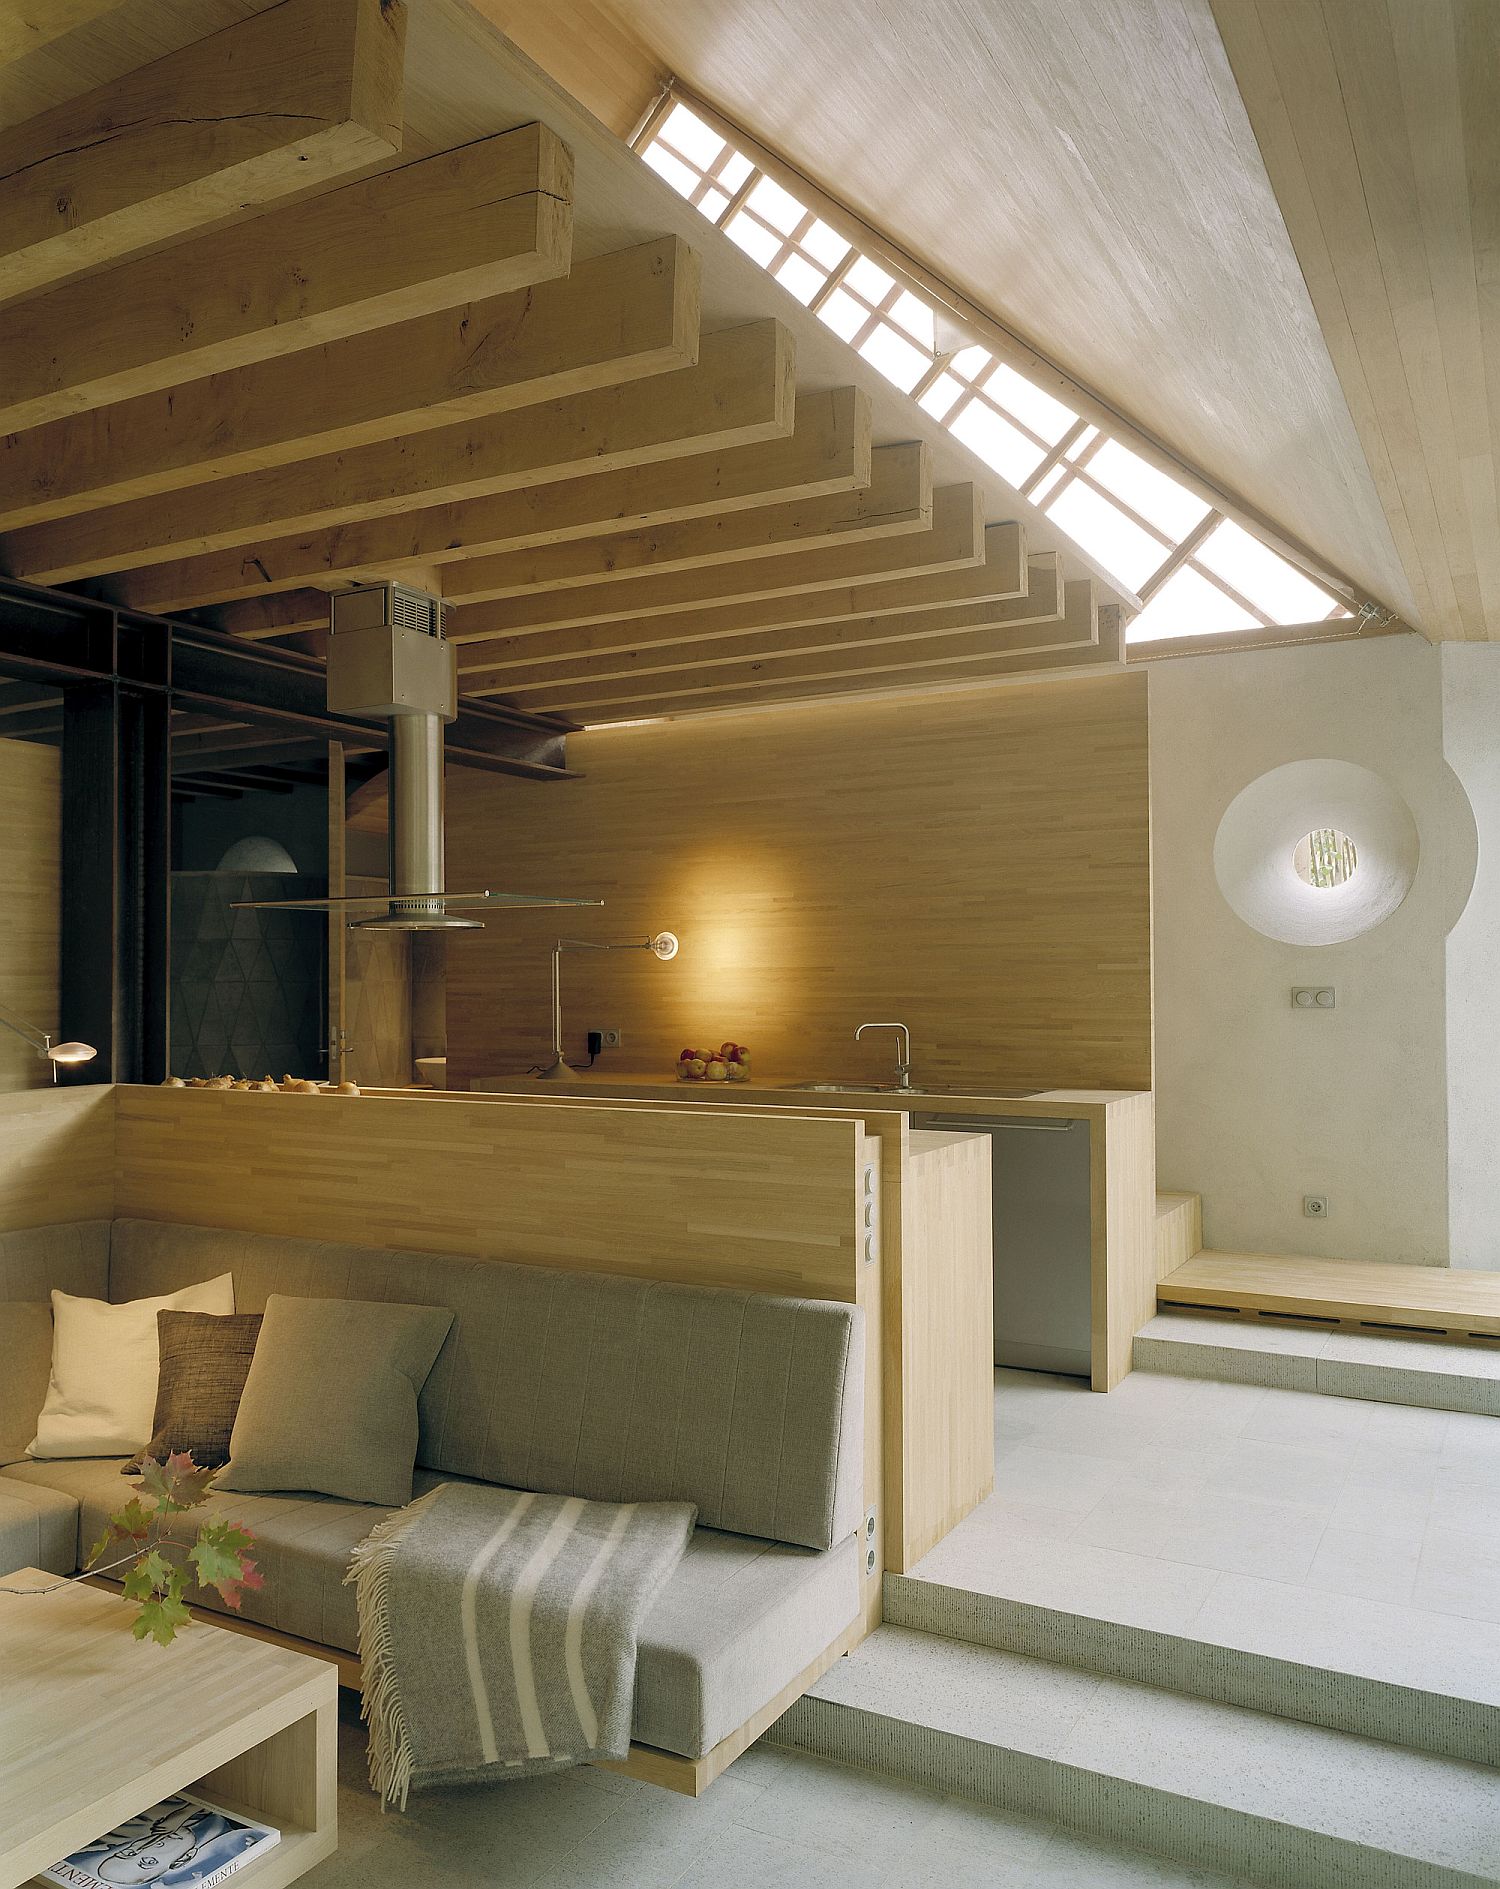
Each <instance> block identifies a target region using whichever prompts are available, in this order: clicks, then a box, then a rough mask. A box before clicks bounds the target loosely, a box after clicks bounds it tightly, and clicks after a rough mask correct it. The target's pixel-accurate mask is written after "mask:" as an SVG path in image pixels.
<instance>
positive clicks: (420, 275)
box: [0, 125, 572, 432]
mask: <svg viewBox="0 0 1500 1889" xmlns="http://www.w3.org/2000/svg"><path fill="white" fill-rule="evenodd" d="M376 231H378V232H379V235H378V237H377V236H376V235H375V234H374V232H376ZM571 248H572V158H571V155H570V153H569V152H568V150H567V148H566V146H565V145H563V144H562V143H561V141H560V140H559V139H558V138H557V137H556V136H555V135H554V134H553V133H552V132H551V131H549V130H547V128H546V127H545V126H543V125H525V126H522V127H521V128H520V129H519V130H516V131H511V132H506V133H503V134H502V135H501V136H499V137H495V138H486V139H482V140H480V141H479V142H478V143H475V144H471V145H466V146H464V147H462V148H461V149H459V150H457V151H450V152H445V153H443V154H442V155H441V156H438V157H433V158H428V159H426V160H425V161H423V162H421V163H417V164H407V165H403V166H402V167H401V168H400V169H399V170H394V171H388V172H386V173H384V174H383V175H381V176H378V177H371V178H368V179H366V180H365V181H363V182H361V183H355V184H346V185H345V186H344V187H343V188H342V189H339V190H333V191H329V192H327V193H325V194H324V195H323V196H320V197H313V198H310V199H309V200H308V201H306V202H304V203H298V204H293V205H291V206H290V207H287V208H284V209H280V210H270V211H267V212H266V213H265V214H264V215H262V216H259V217H256V218H255V219H254V220H253V221H252V222H249V223H243V224H232V225H230V226H229V227H228V228H226V229H221V230H216V231H213V232H211V233H209V234H206V235H201V236H194V237H188V238H187V239H185V240H184V241H182V242H180V243H177V244H175V245H174V246H173V248H172V250H171V252H170V254H171V261H170V262H169V263H164V262H163V261H162V260H161V257H160V256H143V257H140V258H138V259H136V260H135V261H133V262H121V263H117V264H116V265H115V266H114V267H113V268H112V269H109V270H106V271H104V272H102V273H100V274H99V275H96V276H88V277H84V278H81V279H79V280H77V281H74V282H71V283H66V284H63V285H62V286H60V287H57V288H53V289H50V290H47V291H45V292H44V293H42V294H40V295H34V296H31V297H29V298H28V299H27V300H26V301H24V302H14V303H11V304H10V305H9V306H8V307H6V308H4V309H0V358H3V359H4V360H5V361H6V368H7V373H6V385H5V391H4V395H3V396H0V427H3V428H4V429H5V430H7V431H9V432H15V431H19V430H20V429H21V428H23V427H28V426H40V425H43V424H45V423H46V422H47V421H49V420H55V419H59V418H60V417H62V416H63V415H64V414H68V413H78V412H81V411H83V410H84V409H85V408H88V407H95V406H102V405H104V404H106V403H107V402H109V401H113V400H125V399H129V398H131V397H132V396H133V395H136V394H142V393H150V392H153V391H155V390H158V389H161V388H165V387H171V386H173V385H174V384H175V383H176V382H178V381H182V380H191V379H194V378H195V377H196V376H198V375H201V374H212V373H218V372H221V371H223V370H224V369H227V368H234V367H243V366H245V365H247V364H248V363H250V362H252V361H264V360H269V359H270V358H271V357H272V356H273V355H277V354H288V353H291V352H293V351H294V350H296V349H297V348H304V347H308V346H311V345H313V344H314V343H317V342H321V341H330V340H333V339H336V338H337V337H339V336H341V335H349V334H359V333H361V332H363V331H365V330H367V329H370V328H380V327H384V326H386V325H388V324H389V323H392V322H399V321H406V320H410V319H411V318H413V317H414V316H417V315H422V314H426V313H429V312H430V311H431V310H433V309H438V308H451V307H454V306H455V305H456V304H458V303H460V302H466V301H471V300H475V299H477V298H480V297H483V296H488V295H499V294H503V293H505V292H506V291H507V290H509V289H516V288H523V287H525V286H526V284H527V283H530V282H543V281H546V280H547V279H548V278H549V277H552V276H558V275H565V274H566V273H567V269H568V262H569V257H570V254H571ZM184 280H191V281H192V282H193V284H194V287H195V295H194V301H193V319H192V321H191V323H189V324H187V332H184V322H183V317H182V308H181V288H180V285H181V283H182V282H183V281H184Z"/></svg>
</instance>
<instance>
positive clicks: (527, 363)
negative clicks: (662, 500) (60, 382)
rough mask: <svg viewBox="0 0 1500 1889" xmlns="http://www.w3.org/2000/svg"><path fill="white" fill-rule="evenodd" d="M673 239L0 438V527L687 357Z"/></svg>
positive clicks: (695, 297) (686, 272)
mask: <svg viewBox="0 0 1500 1889" xmlns="http://www.w3.org/2000/svg"><path fill="white" fill-rule="evenodd" d="M699 282H700V270H699V266H698V258H697V257H696V255H695V254H694V253H693V251H692V250H690V249H689V248H688V246H687V245H686V243H684V242H682V241H681V240H680V239H679V238H677V237H673V236H664V237H659V238H657V239H656V241H654V242H650V243H642V244H640V245H639V246H638V247H637V248H635V249H627V250H623V251H621V252H620V253H618V254H615V255H609V256H598V257H595V258H594V259H593V260H592V261H589V262H583V263H579V264H578V265H577V267H576V268H574V269H573V271H572V272H571V273H570V274H569V275H567V276H565V277H561V278H559V279H557V280H554V281H551V282H539V283H534V284H532V285H531V286H529V287H527V288H524V289H515V290H512V291H511V293H510V294H508V295H494V296H489V297H487V298H486V299H485V300H484V301H481V302H466V303H462V304H460V305H459V306H458V307H457V308H444V309H439V310H437V311H436V312H435V313H433V314H430V315H422V316H419V317H418V318H417V319H416V320H415V321H406V322H401V323H399V324H398V325H396V326H395V327H391V328H379V329H374V330H371V331H370V332H369V333H366V334H358V335H350V336H348V337H347V338H346V339H344V340H342V341H330V342H328V343H326V344H325V345H323V346H321V347H314V348H301V349H299V350H298V351H297V353H295V354H283V355H279V356H277V358H276V359H274V360H270V361H259V362H256V363H255V364H253V365H252V366H250V367H240V368H235V369H233V370H232V371H230V372H229V373H225V374H209V375H205V376H204V377H203V378H201V379H199V380H194V381H189V382H188V383H187V384H186V385H185V386H182V387H174V388H172V389H170V390H169V391H167V392H164V393H151V394H140V395H138V396H137V397H136V398H135V399H134V400H119V401H116V402H114V404H113V405H111V406H107V407H95V408H93V409H91V410H90V411H89V412H87V413H78V414H72V415H70V416H69V417H68V418H67V419H64V420H54V421H52V422H51V424H50V425H47V426H37V427H32V428H30V429H29V430H28V431H27V432H24V433H19V434H14V435H12V436H11V438H10V439H8V440H6V441H4V442H3V443H0V530H7V531H13V530H17V529H20V528H22V527H24V526H27V525H32V524H39V523H41V522H43V521H44V520H46V519H51V518H62V517H66V516H67V515H69V514H71V513H76V512H81V511H89V510H92V509H94V508H95V507H97V506H101V505H110V504H118V503H121V502H123V501H125V500H127V499H134V498H147V497H149V496H150V495H151V494H153V493H156V492H170V491H173V490H176V489H178V488H179V487H182V486H189V485H196V484H197V483H199V482H200V481H201V480H205V479H223V478H228V477H230V476H232V475H233V474H236V473H240V472H251V471H256V470H259V469H260V468H262V467H267V466H281V465H287V464H289V463H291V462H293V461H295V460H300V459H307V458H310V457H312V456H313V455H314V454H321V453H331V452H348V451H350V450H352V449H353V448H355V447H359V446H368V445H370V444H372V443H374V442H375V441H378V440H389V439H394V438H396V437H397V436H398V435H405V434H410V433H416V432H421V431H422V430H423V429H425V428H428V427H438V426H445V425H449V424H452V423H453V422H455V421H459V420H465V419H475V418H478V417H479V416H480V415H483V414H488V413H506V412H509V411H511V410H512V409H514V408H516V407H525V406H532V405H535V404H536V403H537V402H539V401H543V400H556V399H561V398H564V397H565V396H567V395H569V394H577V393H585V392H588V391H589V390H591V389H593V388H596V387H613V386H618V385H620V384H621V383H623V382H625V381H631V380H638V379H644V378H646V377H647V376H648V375H651V374H663V373H669V372H671V371H672V370H674V369H676V368H681V367H690V366H691V365H692V364H693V363H694V362H695V361H696V360H697V358H698V308H699Z"/></svg>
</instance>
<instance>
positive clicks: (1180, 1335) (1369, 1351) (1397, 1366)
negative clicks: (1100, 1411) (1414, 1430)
mask: <svg viewBox="0 0 1500 1889" xmlns="http://www.w3.org/2000/svg"><path fill="white" fill-rule="evenodd" d="M1135 1366H1136V1369H1137V1370H1138V1371H1160V1372H1165V1373H1166V1374H1168V1375H1169V1376H1172V1377H1209V1378H1219V1379H1221V1380H1224V1381H1226V1382H1231V1383H1237V1384H1265V1385H1270V1386H1272V1387H1274V1388H1275V1389H1278V1390H1300V1391H1321V1392H1322V1393H1323V1394H1324V1395H1325V1396H1328V1397H1359V1398H1363V1399H1365V1400H1366V1401H1367V1402H1373V1403H1383V1404H1415V1405H1419V1406H1423V1407H1426V1408H1428V1409H1431V1410H1462V1411H1466V1412H1468V1413H1469V1414H1470V1415H1472V1416H1481V1417H1497V1416H1500V1343H1497V1342H1495V1341H1493V1340H1491V1341H1483V1340H1476V1341H1473V1342H1471V1343H1467V1344H1460V1343H1456V1342H1454V1341H1453V1340H1450V1339H1445V1338H1424V1337H1414V1336H1410V1335H1408V1336H1402V1335H1401V1334H1399V1333H1396V1332H1386V1331H1364V1332H1355V1331H1343V1330H1330V1329H1328V1328H1327V1327H1320V1326H1315V1325H1291V1324H1285V1325H1283V1324H1276V1323H1275V1322H1273V1321H1271V1320H1265V1319H1254V1320H1251V1319H1243V1318H1234V1317H1226V1316H1215V1315H1214V1314H1212V1313H1207V1312H1203V1313H1199V1312H1158V1313H1157V1315H1156V1317H1155V1318H1153V1319H1152V1320H1151V1321H1150V1322H1149V1323H1148V1324H1146V1325H1144V1326H1142V1328H1141V1330H1140V1331H1139V1332H1137V1333H1136V1339H1135Z"/></svg>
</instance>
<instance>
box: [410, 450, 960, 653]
mask: <svg viewBox="0 0 1500 1889" xmlns="http://www.w3.org/2000/svg"><path fill="white" fill-rule="evenodd" d="M982 503H983V501H982V498H981V495H980V492H979V490H978V488H977V487H976V486H973V485H946V486H941V487H939V489H938V490H937V491H936V492H935V493H934V494H933V502H932V525H931V528H930V529H929V530H927V531H916V532H906V533H903V534H901V535H900V536H898V537H894V538H875V539H868V540H864V541H862V542H860V543H857V544H841V545H835V546H833V547H831V548H830V549H827V550H812V551H806V550H798V551H794V552H789V553H788V554H787V555H785V556H783V557H774V558H747V559H742V560H740V561H738V562H736V563H732V564H719V565H713V566H710V567H707V568H705V569H702V570H687V571H665V572H662V573H661V574H660V575H658V574H656V573H652V572H647V573H645V574H644V575H632V576H629V577H626V578H622V579H621V580H620V581H618V582H616V583H605V584H592V585H583V586H580V587H579V588H578V589H576V590H561V591H558V592H556V593H555V594H554V595H552V596H550V597H547V598H545V599H537V598H532V597H521V598H516V599H513V600H502V601H500V602H497V603H484V604H468V605H458V606H455V608H454V609H453V610H451V611H450V612H449V613H448V616H447V623H448V634H449V637H450V639H451V640H452V641H453V642H455V643H466V642H473V641H475V640H476V639H478V638H481V637H485V636H493V635H495V634H497V633H509V634H521V633H523V632H524V631H526V630H538V631H540V630H548V629H563V628H566V627H569V626H571V625H574V624H585V623H605V622H610V621H612V620H614V619H617V618H624V617H630V618H634V617H638V616H645V615H649V616H655V615H658V614H663V615H670V614H675V613H677V612H679V611H685V610H698V609H702V608H705V607H710V606H712V605H714V604H717V603H725V602H739V601H747V602H748V601H755V600H757V599H760V598H765V597H774V596H778V595H780V594H782V593H783V592H793V593H795V592H798V591H804V590H810V589H824V588H828V589H833V588H837V587H845V586H848V585H850V584H852V583H858V582H859V581H861V580H862V579H871V578H875V577H880V576H896V577H905V576H910V575H915V574H916V573H918V572H923V571H941V570H951V569H954V568H955V567H957V566H960V565H966V564H978V563H980V562H981V561H982V560H983V558H984V552H985V545H984V517H983V512H982Z"/></svg>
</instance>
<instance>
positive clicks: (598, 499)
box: [151, 387, 872, 607]
mask: <svg viewBox="0 0 1500 1889" xmlns="http://www.w3.org/2000/svg"><path fill="white" fill-rule="evenodd" d="M795 420H796V424H795V426H794V428H793V430H792V432H791V434H790V435H789V436H787V437H784V438H777V439H769V440H763V441H761V442H759V443H758V444H756V445H752V446H739V447H731V448H729V449H728V450H726V451H720V452H714V453H703V454H696V453H694V454H690V455H689V456H687V457H686V458H682V459H667V460H661V461H658V462H655V463H653V464H648V465H642V466H627V467H624V468H622V469H621V470H619V471H616V472H596V473H592V474H590V475H588V476H587V477H584V478H574V479H562V480H557V481H554V482H552V483H548V484H538V485H531V486H523V487H521V488H519V489H517V490H513V491H502V492H495V493H492V494H489V495H487V496H485V497H482V498H470V499H460V500H458V501H456V502H454V503H451V504H446V505H431V506H427V507H424V508H419V509H416V510H412V511H405V512H398V513H394V514H392V515H391V516H389V517H383V518H372V519H367V520H364V521H356V522H353V523H350V524H345V525H335V526H331V527H327V528H325V529H323V530H319V531H311V532H303V533H300V534H298V535H296V536H293V537H287V538H269V539H267V538H262V539H259V540H257V541H255V542H253V543H251V544H248V545H243V546H236V547H235V548H234V549H232V550H229V551H216V552H209V553H206V554H205V555H203V556H202V557H196V558H183V559H180V560H178V561H177V562H176V563H174V564H171V565H162V566H157V567H155V568H154V569H153V572H152V575H151V582H152V585H153V587H154V589H155V590H156V591H159V592H160V593H161V594H162V595H163V596H167V597H174V598H177V599H179V600H180V606H179V607H185V606H186V605H188V604H189V603H191V604H193V605H198V604H206V603H214V602H218V601H220V600H233V599H236V598H240V597H253V596H254V595H255V594H256V593H257V592H258V591H260V590H263V589H264V587H265V586H266V585H267V584H276V585H284V584H285V585H291V584H323V583H328V582H329V581H331V580H334V579H337V580H341V581H351V580H357V579H360V578H364V577H367V576H369V575H370V574H371V573H375V572H381V571H389V570H390V569H391V568H392V566H394V565H400V564H403V563H405V562H407V561H409V560H412V559H420V558H426V559H430V560H431V561H433V562H435V563H437V562H447V561H448V560H450V559H454V558H463V557H469V556H472V555H475V554H476V553H479V552H489V551H506V550H513V549H516V548H518V547H520V546H522V545H531V546H537V547H540V546H543V545H552V544H569V543H573V542H576V541H577V540H578V539H580V538H592V537H595V536H597V535H598V534H600V533H603V532H608V531H620V530H623V529H625V528H626V527H632V528H636V529H641V528H645V527H647V526H654V525H662V524H670V523H672V522H674V521H675V520H677V519H681V518H705V517H709V518H721V517H725V516H727V515H728V514H729V513H732V512H736V511H741V510H745V509H747V508H756V507H760V506H770V505H776V504H779V503H782V502H785V501H789V500H792V499H815V498H826V497H828V496H830V495H832V494H835V493H841V492H851V491H856V490H858V489H859V488H860V487H862V486H866V485H868V484H869V482H870V476H871V446H870V435H871V430H872V422H871V412H870V401H869V398H868V396H867V395H865V394H863V393H860V392H858V391H856V389H854V388H853V387H844V388H838V389H835V390H834V391H832V392H830V393H818V394H808V393H802V394H800V395H799V396H798V399H797V405H796V414H795Z"/></svg>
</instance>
